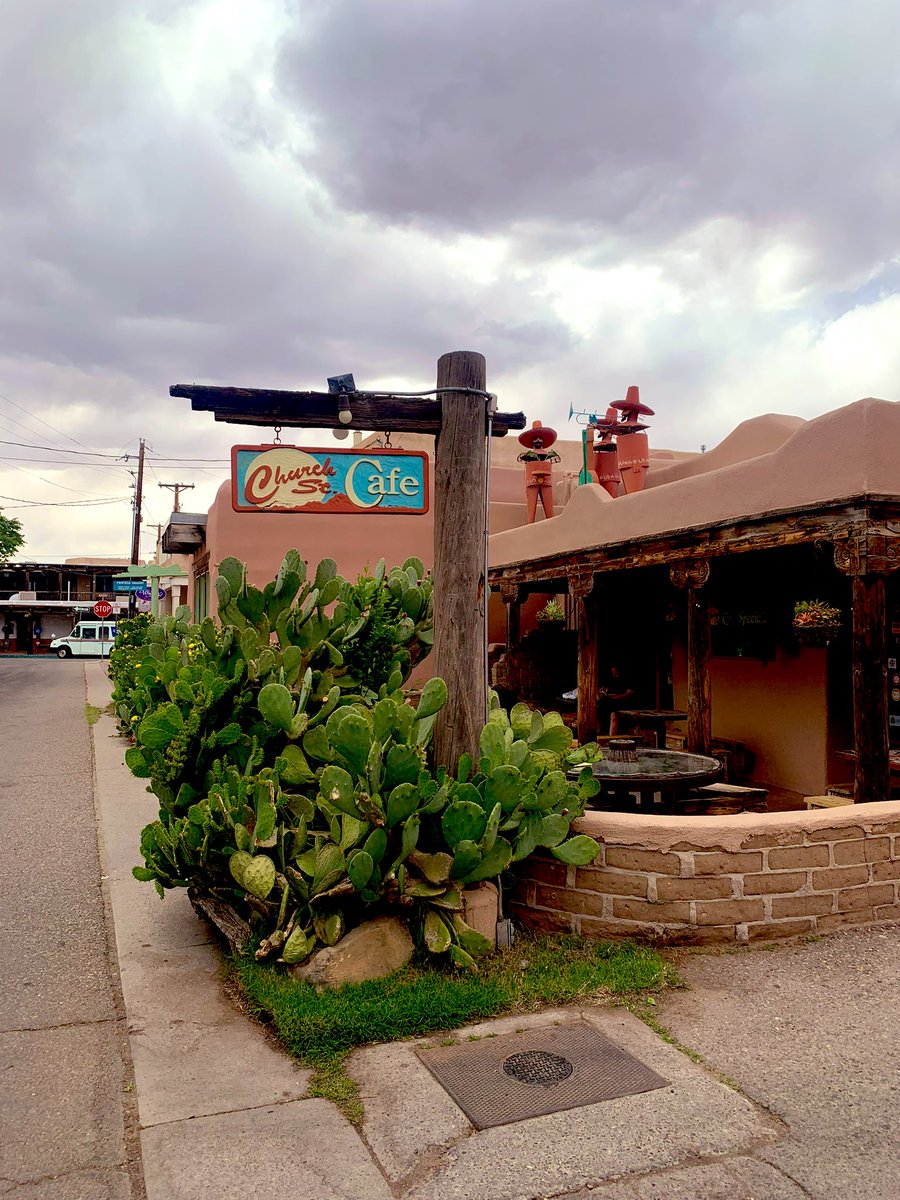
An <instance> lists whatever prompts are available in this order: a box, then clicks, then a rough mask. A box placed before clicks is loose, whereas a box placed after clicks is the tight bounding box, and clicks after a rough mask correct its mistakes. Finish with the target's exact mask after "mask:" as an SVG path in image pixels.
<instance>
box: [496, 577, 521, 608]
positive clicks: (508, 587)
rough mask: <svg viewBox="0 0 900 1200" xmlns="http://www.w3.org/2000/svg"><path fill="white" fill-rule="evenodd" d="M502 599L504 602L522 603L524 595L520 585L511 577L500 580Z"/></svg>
mask: <svg viewBox="0 0 900 1200" xmlns="http://www.w3.org/2000/svg"><path fill="white" fill-rule="evenodd" d="M500 599H501V600H502V601H503V603H504V604H520V603H521V601H522V596H521V593H520V591H519V585H518V584H517V583H513V581H512V580H511V579H501V580H500Z"/></svg>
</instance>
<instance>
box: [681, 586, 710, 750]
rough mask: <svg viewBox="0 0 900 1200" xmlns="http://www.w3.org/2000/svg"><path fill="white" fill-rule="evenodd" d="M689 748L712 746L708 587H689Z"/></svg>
mask: <svg viewBox="0 0 900 1200" xmlns="http://www.w3.org/2000/svg"><path fill="white" fill-rule="evenodd" d="M687 605H688V699H687V709H688V720H687V743H688V746H687V748H688V750H690V751H691V752H692V753H694V754H709V752H710V749H711V747H712V694H711V689H710V686H709V663H710V644H711V643H710V634H709V602H708V599H707V593H706V589H705V588H688V589H687Z"/></svg>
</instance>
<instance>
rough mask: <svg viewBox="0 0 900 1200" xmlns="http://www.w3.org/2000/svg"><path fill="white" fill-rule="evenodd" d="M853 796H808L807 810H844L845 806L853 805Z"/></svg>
mask: <svg viewBox="0 0 900 1200" xmlns="http://www.w3.org/2000/svg"><path fill="white" fill-rule="evenodd" d="M852 803H853V797H852V796H832V795H831V794H830V793H829V795H827V796H807V797H806V807H807V809H813V808H842V807H843V805H845V804H852Z"/></svg>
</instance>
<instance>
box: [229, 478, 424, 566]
mask: <svg viewBox="0 0 900 1200" xmlns="http://www.w3.org/2000/svg"><path fill="white" fill-rule="evenodd" d="M206 545H207V549H208V550H209V561H210V564H211V565H212V567H213V571H212V572H211V573H212V574H213V575H214V573H215V571H214V568H215V564H217V563H219V562H221V560H222V559H223V558H225V557H226V556H227V555H234V557H235V558H239V559H241V561H242V562H245V563H246V564H247V577H248V579H249V581H250V582H251V583H252V584H254V585H255V586H256V587H262V586H263V585H264V584H265V583H267V582H268V581H269V580H270V579H273V578H274V576H275V572H276V571H277V570H278V566H279V563H280V562H281V560H282V558H283V557H284V555H285V552H286V551H288V550H291V549H297V550H299V552H300V553H301V554H302V555H303V557H304V558H305V559H306V560H307V562H308V563H311V564H313V565H315V564H316V563H317V562H319V560H320V559H322V558H333V559H334V560H335V562H336V563H337V565H338V571H339V572H340V573H341V574H342V575H343V576H345V578H348V579H355V578H356V576H357V575H359V574H360V573H361V572H363V571H365V570H366V569H367V568H374V566H375V565H376V563H377V562H378V560H379V558H384V559H385V561H386V562H387V565H388V566H394V565H398V564H400V563H402V562H403V560H404V559H406V558H410V557H411V556H416V557H418V558H421V559H422V561H423V562H424V564H425V566H426V567H430V566H431V564H432V559H433V557H434V550H433V543H432V516H431V513H430V512H427V513H423V514H422V515H420V516H404V515H401V516H381V515H378V514H376V513H371V514H369V513H367V514H365V515H363V516H355V515H350V514H329V513H305V514H304V513H296V514H295V513H237V512H235V511H234V510H233V509H232V507H231V484H230V483H224V484H222V486H221V487H220V488H219V491H218V494H217V496H216V499H215V501H214V503H213V505H212V508H211V509H210V510H209V519H208V521H207V526H206Z"/></svg>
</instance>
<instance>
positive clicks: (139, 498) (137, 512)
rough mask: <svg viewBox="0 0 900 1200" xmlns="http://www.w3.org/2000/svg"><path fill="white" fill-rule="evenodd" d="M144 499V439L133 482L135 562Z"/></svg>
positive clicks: (133, 549) (132, 533)
mask: <svg viewBox="0 0 900 1200" xmlns="http://www.w3.org/2000/svg"><path fill="white" fill-rule="evenodd" d="M143 499H144V439H143V438H141V448H140V450H139V451H138V469H137V479H136V480H135V483H134V523H133V525H132V527H131V561H132V562H133V563H136V562H137V561H138V560H139V559H140V556H141V505H142V503H143Z"/></svg>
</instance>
